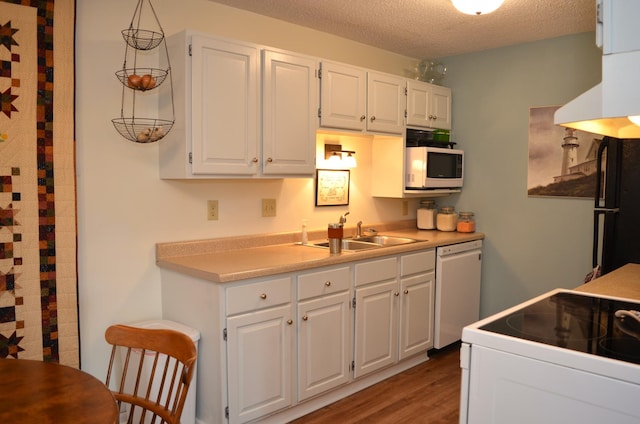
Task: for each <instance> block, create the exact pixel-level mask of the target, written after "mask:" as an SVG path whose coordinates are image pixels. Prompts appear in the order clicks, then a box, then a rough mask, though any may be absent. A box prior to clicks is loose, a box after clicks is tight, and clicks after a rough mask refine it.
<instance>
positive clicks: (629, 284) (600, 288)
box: [574, 264, 640, 301]
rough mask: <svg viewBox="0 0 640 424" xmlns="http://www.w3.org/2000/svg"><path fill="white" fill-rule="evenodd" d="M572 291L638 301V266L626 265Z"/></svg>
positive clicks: (639, 296)
mask: <svg viewBox="0 0 640 424" xmlns="http://www.w3.org/2000/svg"><path fill="white" fill-rule="evenodd" d="M574 290H575V291H580V292H586V293H593V294H600V295H604V296H613V297H621V298H625V299H633V300H638V301H640V264H627V265H625V266H623V267H621V268H618V269H616V270H615V271H612V272H610V273H608V274H606V275H603V276H602V277H599V278H596V279H595V280H593V281H591V282H589V283H586V284H583V285H581V286H578V287H576V288H575V289H574Z"/></svg>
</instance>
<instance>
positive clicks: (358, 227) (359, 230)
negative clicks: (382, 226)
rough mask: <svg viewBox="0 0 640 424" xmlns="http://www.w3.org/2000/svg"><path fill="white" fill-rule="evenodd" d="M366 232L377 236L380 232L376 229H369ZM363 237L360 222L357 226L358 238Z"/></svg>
mask: <svg viewBox="0 0 640 424" xmlns="http://www.w3.org/2000/svg"><path fill="white" fill-rule="evenodd" d="M365 232H367V233H371V234H373V235H375V234H376V233H377V232H378V230H376V229H375V228H367V229H366V230H365ZM363 235H364V234H362V221H358V223H357V224H356V238H359V237H362V236H363Z"/></svg>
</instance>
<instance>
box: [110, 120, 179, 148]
mask: <svg viewBox="0 0 640 424" xmlns="http://www.w3.org/2000/svg"><path fill="white" fill-rule="evenodd" d="M111 122H113V126H114V127H115V128H116V130H117V131H118V132H119V133H120V135H121V136H123V137H124V138H126V139H127V140H129V141H133V142H136V143H153V142H155V141H158V140H161V139H162V138H163V137H164V136H165V135H167V133H169V131H171V128H172V127H173V123H174V121H169V120H167V119H155V118H124V117H121V118H115V119H112V120H111Z"/></svg>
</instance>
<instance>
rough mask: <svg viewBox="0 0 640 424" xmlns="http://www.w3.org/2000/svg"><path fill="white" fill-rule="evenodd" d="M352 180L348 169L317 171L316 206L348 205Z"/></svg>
mask: <svg viewBox="0 0 640 424" xmlns="http://www.w3.org/2000/svg"><path fill="white" fill-rule="evenodd" d="M350 178H351V175H350V171H349V170H348V169H345V170H335V169H317V170H316V206H337V205H348V204H349V185H350Z"/></svg>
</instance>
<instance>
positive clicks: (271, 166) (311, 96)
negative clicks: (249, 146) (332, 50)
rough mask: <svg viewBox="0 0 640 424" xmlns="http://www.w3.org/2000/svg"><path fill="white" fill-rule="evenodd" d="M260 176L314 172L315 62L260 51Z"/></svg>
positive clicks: (291, 55) (315, 123) (316, 106)
mask: <svg viewBox="0 0 640 424" xmlns="http://www.w3.org/2000/svg"><path fill="white" fill-rule="evenodd" d="M262 66H263V74H262V76H263V81H262V90H263V91H262V94H263V104H262V116H263V120H262V125H263V127H262V130H263V133H262V149H263V150H262V172H263V173H264V174H281V175H282V174H308V175H312V174H313V173H314V171H315V151H316V138H315V134H316V129H317V126H318V124H317V122H318V121H317V118H316V113H317V112H316V111H317V108H318V95H317V86H316V76H315V75H316V68H317V62H316V60H315V59H312V58H309V57H306V56H296V55H293V54H288V53H281V52H276V51H270V50H265V51H263V62H262Z"/></svg>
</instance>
